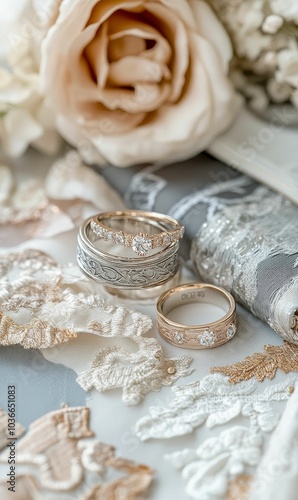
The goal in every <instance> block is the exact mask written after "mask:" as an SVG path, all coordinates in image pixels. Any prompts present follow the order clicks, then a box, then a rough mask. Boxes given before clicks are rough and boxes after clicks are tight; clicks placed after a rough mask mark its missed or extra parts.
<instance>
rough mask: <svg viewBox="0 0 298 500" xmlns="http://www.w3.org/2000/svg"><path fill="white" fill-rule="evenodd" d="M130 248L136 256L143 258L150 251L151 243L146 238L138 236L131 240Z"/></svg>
mask: <svg viewBox="0 0 298 500" xmlns="http://www.w3.org/2000/svg"><path fill="white" fill-rule="evenodd" d="M131 247H132V249H133V251H134V252H135V253H136V254H137V255H139V256H140V257H144V256H145V255H147V254H148V253H149V251H150V250H151V249H152V242H151V240H150V238H148V237H147V236H143V235H141V234H138V235H137V236H135V237H134V239H133V240H132V244H131Z"/></svg>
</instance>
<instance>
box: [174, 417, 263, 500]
mask: <svg viewBox="0 0 298 500" xmlns="http://www.w3.org/2000/svg"><path fill="white" fill-rule="evenodd" d="M261 446H262V437H261V436H260V435H258V434H256V433H253V432H251V431H250V430H249V429H246V428H245V427H241V426H235V427H232V428H230V429H228V430H225V431H223V432H222V433H221V434H220V435H219V436H217V437H212V438H209V439H206V441H204V442H203V444H202V445H201V446H199V447H198V448H197V449H196V450H191V449H188V448H187V449H185V450H183V451H178V452H175V453H172V454H171V455H166V456H165V459H166V460H168V461H169V462H170V463H171V464H172V465H173V466H174V467H175V468H176V469H180V470H181V471H182V477H183V479H184V480H185V481H186V486H185V491H186V493H187V494H188V495H189V496H190V497H191V498H195V499H201V498H204V499H205V498H206V499H207V498H208V499H209V498H227V497H226V495H228V492H229V491H230V492H231V490H229V488H230V484H231V482H233V481H234V480H235V477H237V476H238V475H241V476H243V474H244V471H245V468H246V467H247V466H256V465H257V464H258V462H259V461H260V458H261V454H262V453H261ZM232 484H233V483H232ZM236 498H237V500H239V498H240V497H236ZM244 498H245V497H244Z"/></svg>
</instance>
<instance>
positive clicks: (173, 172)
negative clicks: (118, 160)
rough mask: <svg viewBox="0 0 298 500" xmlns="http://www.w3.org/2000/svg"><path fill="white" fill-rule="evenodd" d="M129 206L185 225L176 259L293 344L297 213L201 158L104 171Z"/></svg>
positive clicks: (296, 338)
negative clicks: (182, 260) (162, 214)
mask: <svg viewBox="0 0 298 500" xmlns="http://www.w3.org/2000/svg"><path fill="white" fill-rule="evenodd" d="M104 175H105V177H106V178H107V180H108V181H109V182H110V183H111V184H112V185H113V187H115V188H116V189H118V190H119V191H120V192H121V193H122V194H123V195H124V196H125V200H126V202H127V204H128V205H129V206H130V207H133V208H136V209H142V210H154V211H157V212H163V213H168V214H170V215H172V216H173V217H175V218H176V219H178V220H179V221H180V222H181V223H183V224H184V225H185V228H186V238H185V240H184V243H183V245H182V256H183V257H184V259H185V260H187V261H188V260H189V259H190V261H191V264H192V267H193V269H194V270H195V271H196V272H197V273H198V275H199V276H200V278H201V279H202V280H204V281H208V282H210V283H213V284H216V285H220V286H223V287H224V288H226V289H227V290H229V291H230V292H231V293H232V294H233V295H234V297H235V298H236V300H237V301H238V302H240V303H241V304H243V305H244V306H245V307H246V308H247V309H249V310H250V311H251V312H252V313H253V314H254V315H255V316H257V317H258V318H260V319H262V320H264V321H266V322H267V323H268V324H269V325H270V326H271V327H272V328H273V329H274V330H275V331H276V332H277V333H278V334H279V335H280V336H281V337H283V338H284V339H287V340H289V341H290V342H294V343H298V207H297V206H296V205H293V204H292V203H291V202H289V201H288V200H286V199H285V198H283V197H282V196H280V195H278V194H277V193H275V192H273V191H271V190H269V189H267V188H266V187H265V186H263V185H261V184H259V183H257V182H255V181H254V180H253V179H251V178H249V177H247V176H245V175H242V174H240V173H239V172H238V171H236V170H234V169H232V168H230V167H228V166H227V165H225V164H223V163H221V162H219V161H217V160H215V159H213V158H211V157H210V156H208V155H207V154H201V155H199V156H198V157H197V158H194V159H192V160H188V161H186V162H181V163H177V164H175V165H168V166H164V167H156V166H149V167H142V168H137V167H134V168H131V169H121V170H120V169H116V168H113V167H108V168H107V169H105V171H104Z"/></svg>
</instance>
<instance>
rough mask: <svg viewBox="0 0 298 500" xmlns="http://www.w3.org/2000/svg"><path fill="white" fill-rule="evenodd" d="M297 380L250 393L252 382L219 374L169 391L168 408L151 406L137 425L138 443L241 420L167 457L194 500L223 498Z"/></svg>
mask: <svg viewBox="0 0 298 500" xmlns="http://www.w3.org/2000/svg"><path fill="white" fill-rule="evenodd" d="M296 379H297V377H296V378H294V377H293V378H289V379H288V380H285V381H284V382H282V383H279V384H276V385H273V386H270V387H267V388H266V389H265V390H264V392H263V393H261V394H254V390H255V388H256V386H257V384H256V382H255V381H251V380H249V381H245V382H240V383H239V384H237V385H235V386H233V385H230V384H229V382H228V379H227V378H226V377H224V376H222V375H219V374H215V375H209V376H207V377H205V378H204V379H202V380H201V381H200V382H196V383H193V384H189V385H187V386H184V387H178V388H174V389H173V391H174V392H175V393H176V398H175V399H174V401H173V402H172V404H171V406H170V408H168V409H165V408H152V409H151V416H150V417H144V418H142V419H141V420H139V422H138V423H137V425H136V434H137V435H138V436H139V438H140V439H142V440H146V439H149V438H169V437H174V436H179V435H183V434H187V433H190V432H192V430H193V429H194V428H195V427H198V426H199V425H202V424H204V423H205V425H206V427H208V428H212V427H214V426H217V425H223V424H226V423H227V422H230V421H231V420H233V419H234V418H236V417H239V416H242V417H244V418H246V419H248V421H249V426H247V427H246V426H240V425H235V426H232V427H230V428H229V429H227V430H224V431H223V432H222V433H221V434H220V435H219V436H215V437H212V438H209V439H207V440H205V441H204V442H203V443H202V444H201V445H200V446H199V448H197V449H196V450H191V449H185V450H182V451H178V452H175V453H173V454H171V455H167V456H166V457H165V458H166V459H167V460H169V461H170V462H171V463H172V464H173V465H174V466H175V467H176V468H177V469H181V470H182V476H183V478H184V479H185V480H186V492H187V494H188V495H189V496H190V497H191V498H195V499H198V500H202V499H208V500H209V499H211V498H218V499H224V498H225V495H226V494H227V491H228V487H229V483H230V482H231V481H232V480H234V479H235V478H236V477H237V476H238V475H241V474H244V473H246V468H247V466H256V465H257V464H258V463H259V461H260V459H261V456H262V447H263V442H264V433H265V432H266V433H268V432H271V431H272V430H273V429H274V428H275V426H276V424H277V423H278V420H279V414H278V413H277V412H276V411H274V409H273V408H272V406H271V403H272V402H274V401H283V400H287V399H288V398H289V397H290V393H291V391H289V390H288V388H289V387H292V384H293V383H295V380H296Z"/></svg>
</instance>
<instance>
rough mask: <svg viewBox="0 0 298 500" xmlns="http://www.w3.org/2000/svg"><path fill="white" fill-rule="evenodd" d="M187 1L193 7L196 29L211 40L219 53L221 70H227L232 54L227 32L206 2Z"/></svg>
mask: <svg viewBox="0 0 298 500" xmlns="http://www.w3.org/2000/svg"><path fill="white" fill-rule="evenodd" d="M189 3H190V5H191V7H192V9H193V13H194V18H195V21H196V25H197V31H198V32H199V33H200V35H201V36H203V37H204V38H206V39H207V40H209V41H210V42H212V45H213V46H214V48H216V49H217V51H218V54H219V60H218V64H222V65H223V70H224V71H225V72H227V70H228V67H229V62H230V61H231V58H232V55H233V49H232V44H231V41H230V39H229V37H228V34H227V32H226V31H225V29H224V27H223V25H222V24H221V22H220V21H219V19H218V18H217V17H216V16H215V15H214V13H213V11H212V9H211V7H210V6H209V5H208V4H207V3H206V2H202V1H201V0H189Z"/></svg>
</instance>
